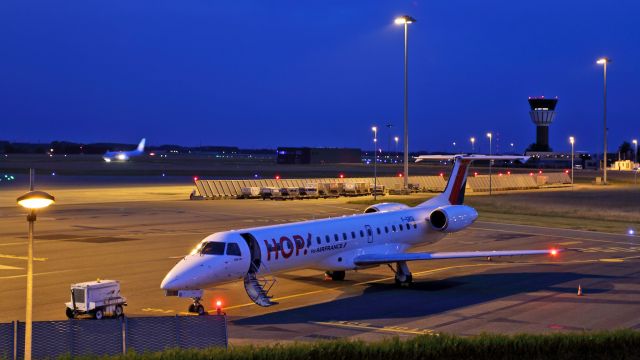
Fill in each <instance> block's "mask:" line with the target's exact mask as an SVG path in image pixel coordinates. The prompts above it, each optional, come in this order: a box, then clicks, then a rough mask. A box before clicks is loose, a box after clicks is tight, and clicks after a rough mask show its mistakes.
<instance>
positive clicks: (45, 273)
mask: <svg viewBox="0 0 640 360" xmlns="http://www.w3.org/2000/svg"><path fill="white" fill-rule="evenodd" d="M70 271H73V270H58V271H48V272H43V273H37V274H33V276H42V275H52V274H60V273H66V272H70ZM22 277H27V274H23V275H12V276H1V277H0V280H6V279H17V278H22Z"/></svg>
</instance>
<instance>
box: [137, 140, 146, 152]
mask: <svg viewBox="0 0 640 360" xmlns="http://www.w3.org/2000/svg"><path fill="white" fill-rule="evenodd" d="M146 141H147V139H145V138H142V140H140V143H139V144H138V148H137V149H136V150H138V151H139V152H143V151H144V143H145V142H146Z"/></svg>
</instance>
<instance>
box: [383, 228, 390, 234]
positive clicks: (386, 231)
mask: <svg viewBox="0 0 640 360" xmlns="http://www.w3.org/2000/svg"><path fill="white" fill-rule="evenodd" d="M384 232H385V233H386V234H388V233H389V228H388V227H386V226H385V227H384Z"/></svg>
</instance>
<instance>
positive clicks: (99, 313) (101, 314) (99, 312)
mask: <svg viewBox="0 0 640 360" xmlns="http://www.w3.org/2000/svg"><path fill="white" fill-rule="evenodd" d="M93 317H94V318H95V319H96V320H102V318H103V317H104V311H102V309H96V311H94V312H93Z"/></svg>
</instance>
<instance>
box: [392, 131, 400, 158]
mask: <svg viewBox="0 0 640 360" xmlns="http://www.w3.org/2000/svg"><path fill="white" fill-rule="evenodd" d="M393 140H395V141H396V162H398V140H400V138H399V137H397V136H396V137H394V138H393Z"/></svg>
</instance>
